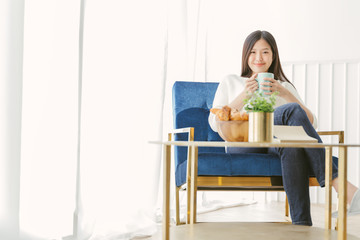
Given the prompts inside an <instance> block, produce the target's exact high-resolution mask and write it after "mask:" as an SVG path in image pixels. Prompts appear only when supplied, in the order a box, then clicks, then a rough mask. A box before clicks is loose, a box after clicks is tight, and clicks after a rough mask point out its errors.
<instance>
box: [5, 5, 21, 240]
mask: <svg viewBox="0 0 360 240" xmlns="http://www.w3.org/2000/svg"><path fill="white" fill-rule="evenodd" d="M23 12H24V0H5V1H0V52H1V54H0V238H1V239H12V238H17V237H16V234H17V232H18V228H19V223H18V220H19V187H20V183H19V176H20V169H19V167H20V126H21V121H20V118H21V88H22V53H23V47H22V44H23ZM4 234H5V235H6V237H4V236H3V235H4Z"/></svg>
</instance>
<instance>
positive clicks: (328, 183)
mask: <svg viewBox="0 0 360 240" xmlns="http://www.w3.org/2000/svg"><path fill="white" fill-rule="evenodd" d="M325 153H326V154H325V156H326V157H325V195H326V196H325V201H326V204H325V205H326V208H325V209H326V212H325V229H331V210H332V209H331V206H332V148H331V147H326V152H325Z"/></svg>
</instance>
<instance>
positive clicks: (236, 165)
mask: <svg viewBox="0 0 360 240" xmlns="http://www.w3.org/2000/svg"><path fill="white" fill-rule="evenodd" d="M199 149H200V148H199ZM337 166H338V158H337V157H333V167H335V168H337ZM186 169H187V160H186V161H184V162H182V163H181V164H179V165H178V166H177V167H176V170H175V183H176V186H178V187H179V186H181V185H183V184H184V183H185V182H186ZM281 175H282V171H281V163H280V159H279V157H278V156H277V155H274V154H261V153H239V154H229V153H199V154H198V176H281ZM309 176H310V177H314V173H313V172H312V171H311V170H310V172H309Z"/></svg>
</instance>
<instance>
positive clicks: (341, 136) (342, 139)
mask: <svg viewBox="0 0 360 240" xmlns="http://www.w3.org/2000/svg"><path fill="white" fill-rule="evenodd" d="M317 133H318V134H319V135H338V136H339V143H344V131H318V132H317Z"/></svg>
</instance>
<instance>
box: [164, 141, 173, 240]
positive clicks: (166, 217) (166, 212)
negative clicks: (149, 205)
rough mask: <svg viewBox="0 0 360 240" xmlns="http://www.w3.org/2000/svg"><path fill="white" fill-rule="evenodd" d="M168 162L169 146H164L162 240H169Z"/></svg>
mask: <svg viewBox="0 0 360 240" xmlns="http://www.w3.org/2000/svg"><path fill="white" fill-rule="evenodd" d="M170 161H171V145H164V162H163V175H164V176H163V181H164V182H163V187H164V189H163V194H164V196H163V226H162V227H163V229H162V233H163V236H162V239H163V240H169V238H170V233H169V231H170V164H171V163H170Z"/></svg>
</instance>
